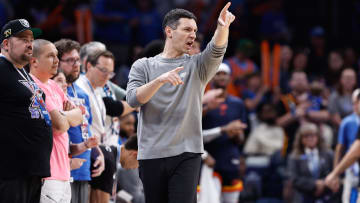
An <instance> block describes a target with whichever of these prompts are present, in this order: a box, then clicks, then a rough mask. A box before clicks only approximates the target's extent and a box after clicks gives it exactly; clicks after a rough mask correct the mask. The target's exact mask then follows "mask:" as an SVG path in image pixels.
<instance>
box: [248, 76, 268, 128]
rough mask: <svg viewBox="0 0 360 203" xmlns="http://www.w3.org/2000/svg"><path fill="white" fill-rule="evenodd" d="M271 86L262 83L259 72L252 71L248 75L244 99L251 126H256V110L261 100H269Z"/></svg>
mask: <svg viewBox="0 0 360 203" xmlns="http://www.w3.org/2000/svg"><path fill="white" fill-rule="evenodd" d="M268 93H270V91H269V88H268V87H267V86H266V85H263V84H262V81H261V75H260V74H259V73H257V72H256V73H250V74H248V75H247V76H246V88H245V89H244V91H243V96H242V99H243V100H244V103H245V107H246V110H247V112H248V117H249V120H250V126H251V128H256V127H257V125H258V124H259V123H258V119H257V118H256V111H257V108H258V106H259V104H260V103H261V102H265V101H267V100H269V98H268V97H269V94H268Z"/></svg>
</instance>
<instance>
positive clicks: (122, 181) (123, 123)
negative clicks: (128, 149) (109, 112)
mask: <svg viewBox="0 0 360 203" xmlns="http://www.w3.org/2000/svg"><path fill="white" fill-rule="evenodd" d="M135 121H136V119H135V115H134V114H132V113H130V114H128V115H125V116H123V117H121V118H120V140H119V141H121V143H125V142H126V140H128V139H129V138H130V137H131V136H136V133H135ZM117 176H118V178H117V188H118V189H117V191H119V190H124V191H126V192H128V193H129V194H130V195H131V196H132V197H133V200H132V203H145V196H144V190H143V185H142V183H141V180H140V178H139V171H138V169H131V170H125V169H123V168H119V169H118V170H117Z"/></svg>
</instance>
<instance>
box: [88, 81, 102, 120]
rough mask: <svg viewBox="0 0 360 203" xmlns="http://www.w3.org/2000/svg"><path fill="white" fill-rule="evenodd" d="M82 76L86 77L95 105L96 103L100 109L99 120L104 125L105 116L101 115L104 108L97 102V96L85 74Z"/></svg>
mask: <svg viewBox="0 0 360 203" xmlns="http://www.w3.org/2000/svg"><path fill="white" fill-rule="evenodd" d="M84 78H85V79H86V82H87V84H88V86H89V87H90V90H91V92H92V94H93V95H94V97H95V102H96V105H97V107H98V108H99V110H100V116H101V121H102V124H103V126H104V127H105V118H104V115H103V111H104V108H101V105H100V103H99V101H98V98H97V96H96V94H95V90H94V88H93V87H92V86H91V84H90V81H89V79H87V77H86V76H85V77H84Z"/></svg>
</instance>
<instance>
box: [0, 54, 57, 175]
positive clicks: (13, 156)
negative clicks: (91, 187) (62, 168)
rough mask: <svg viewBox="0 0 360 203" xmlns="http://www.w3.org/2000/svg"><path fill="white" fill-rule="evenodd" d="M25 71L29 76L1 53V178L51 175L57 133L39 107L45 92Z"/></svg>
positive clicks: (43, 99)
mask: <svg viewBox="0 0 360 203" xmlns="http://www.w3.org/2000/svg"><path fill="white" fill-rule="evenodd" d="M23 71H24V70H20V72H21V73H22V75H23V76H25V78H26V79H27V80H25V79H24V78H23V77H22V76H21V75H20V73H19V72H18V71H17V70H16V69H15V67H14V66H13V65H12V64H11V63H10V62H9V61H8V60H7V59H6V58H5V57H2V56H0V106H1V108H0V129H1V135H0V154H1V157H2V159H1V166H0V179H12V178H15V177H24V176H40V177H48V176H50V154H51V150H52V141H53V137H52V131H51V127H50V126H49V125H48V124H46V122H45V119H44V116H43V113H42V111H41V109H40V108H39V105H42V107H44V104H45V102H44V101H45V94H44V93H43V92H42V91H41V90H39V89H37V88H36V87H37V86H36V87H34V86H33V82H34V81H33V80H32V78H31V77H27V75H26V74H25V73H24V72H23ZM28 79H30V80H31V82H28ZM31 89H32V90H31ZM33 92H35V93H36V94H33ZM40 103H42V104H40Z"/></svg>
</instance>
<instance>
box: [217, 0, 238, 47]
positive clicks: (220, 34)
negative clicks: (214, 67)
mask: <svg viewBox="0 0 360 203" xmlns="http://www.w3.org/2000/svg"><path fill="white" fill-rule="evenodd" d="M230 5H231V3H230V2H228V3H227V4H226V5H225V7H224V8H223V9H222V10H221V12H220V15H219V18H218V25H217V28H216V30H215V34H214V43H215V46H224V45H226V43H227V41H228V37H229V26H230V24H231V23H232V22H233V21H234V20H235V16H234V15H233V14H232V13H231V12H230V11H228V9H229V7H230Z"/></svg>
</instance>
